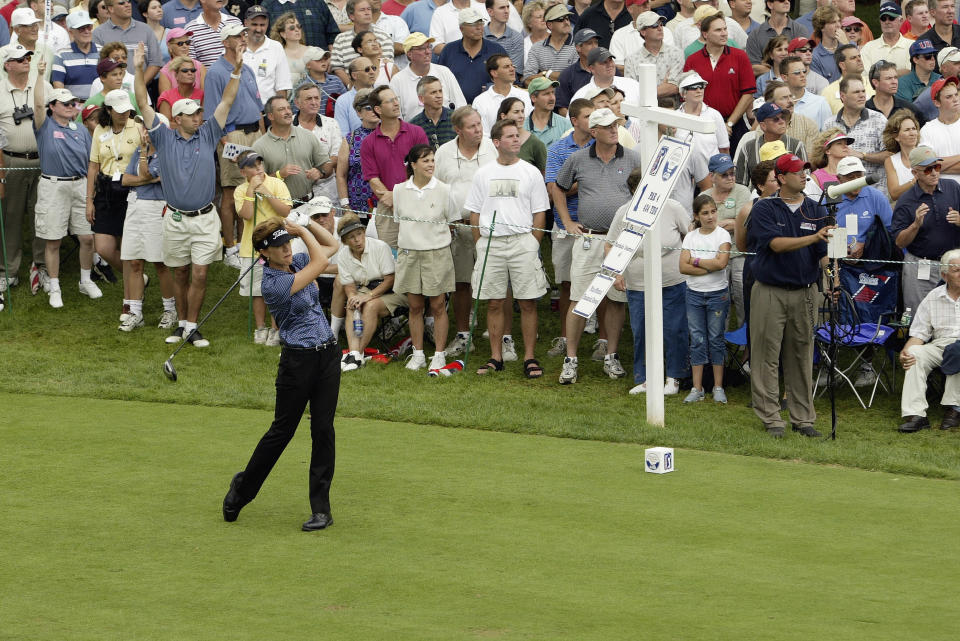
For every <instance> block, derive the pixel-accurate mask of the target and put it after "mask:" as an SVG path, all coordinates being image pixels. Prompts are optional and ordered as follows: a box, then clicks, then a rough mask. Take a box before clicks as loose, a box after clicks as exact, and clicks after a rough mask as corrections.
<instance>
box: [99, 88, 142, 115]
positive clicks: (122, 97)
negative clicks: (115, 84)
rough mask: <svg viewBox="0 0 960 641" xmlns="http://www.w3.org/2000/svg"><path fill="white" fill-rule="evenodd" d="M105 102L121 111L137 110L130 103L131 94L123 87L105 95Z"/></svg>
mask: <svg viewBox="0 0 960 641" xmlns="http://www.w3.org/2000/svg"><path fill="white" fill-rule="evenodd" d="M103 104H105V105H106V106H108V107H110V108H111V109H113V110H114V111H118V112H120V113H125V112H127V111H136V110H135V109H134V108H133V105H132V104H131V103H130V94H128V93H127V92H126V91H124V90H123V89H114V90H113V91H108V92H107V95H106V96H104V97H103Z"/></svg>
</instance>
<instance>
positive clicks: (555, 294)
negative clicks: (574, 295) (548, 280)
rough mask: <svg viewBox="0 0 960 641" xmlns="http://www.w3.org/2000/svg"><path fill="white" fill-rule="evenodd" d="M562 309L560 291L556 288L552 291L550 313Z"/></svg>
mask: <svg viewBox="0 0 960 641" xmlns="http://www.w3.org/2000/svg"><path fill="white" fill-rule="evenodd" d="M559 309H560V290H559V289H557V288H556V287H554V288H553V289H551V290H550V311H553V312H556V311H558V310H559Z"/></svg>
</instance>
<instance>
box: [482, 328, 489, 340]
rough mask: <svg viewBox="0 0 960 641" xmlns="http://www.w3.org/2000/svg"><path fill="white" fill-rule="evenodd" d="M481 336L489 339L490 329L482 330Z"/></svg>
mask: <svg viewBox="0 0 960 641" xmlns="http://www.w3.org/2000/svg"><path fill="white" fill-rule="evenodd" d="M483 337H484V338H485V339H487V340H490V330H489V329H485V330H483Z"/></svg>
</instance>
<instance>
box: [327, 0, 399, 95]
mask: <svg viewBox="0 0 960 641" xmlns="http://www.w3.org/2000/svg"><path fill="white" fill-rule="evenodd" d="M347 15H348V16H350V20H352V21H353V29H350V30H349V31H341V32H340V35H338V36H337V39H336V40H334V41H333V48H332V51H333V56H332V57H331V58H330V70H331V71H333V73H335V74H337V77H339V78H340V80H342V81H343V82H344V84H347V85H349V84H350V75H349V74H348V73H347V65H349V64H350V62H351V61H352V60H353V59H354V58H358V57H360V54H358V53H357V52H356V51H354V49H353V45H352V44H351V43H352V42H353V37H354V36H355V35H356V34H358V33H360V32H362V31H372V32H373V33H374V34H376V36H377V40H379V41H380V50H381V51H380V60H384V61H387V63H391V62H393V41H392V40H391V39H390V36H389V35H387V34H386V33H385V32H384V31H382V30H381V29H380V27H378V26H376V25H374V24H373V7H372V6H371V4H370V0H347Z"/></svg>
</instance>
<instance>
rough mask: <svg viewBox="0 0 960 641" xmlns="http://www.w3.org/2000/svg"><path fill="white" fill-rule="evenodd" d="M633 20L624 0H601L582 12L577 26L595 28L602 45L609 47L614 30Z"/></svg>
mask: <svg viewBox="0 0 960 641" xmlns="http://www.w3.org/2000/svg"><path fill="white" fill-rule="evenodd" d="M632 22H633V16H631V15H630V12H629V11H627V8H626V6H625V3H624V0H601V1H600V2H597V3H596V4H594V5H592V6H591V7H589V8H588V9H587V10H586V11H584V12H583V13H581V14H580V18H579V19H578V20H577V28H579V29H593V30H594V31H595V32H596V34H597V40H598V42H599V44H600V46H601V47H604V48H606V49H609V48H610V40H611V38H613V32H614V31H616V30H617V29H619V28H620V27H626V26H627V25H629V24H630V23H632Z"/></svg>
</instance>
